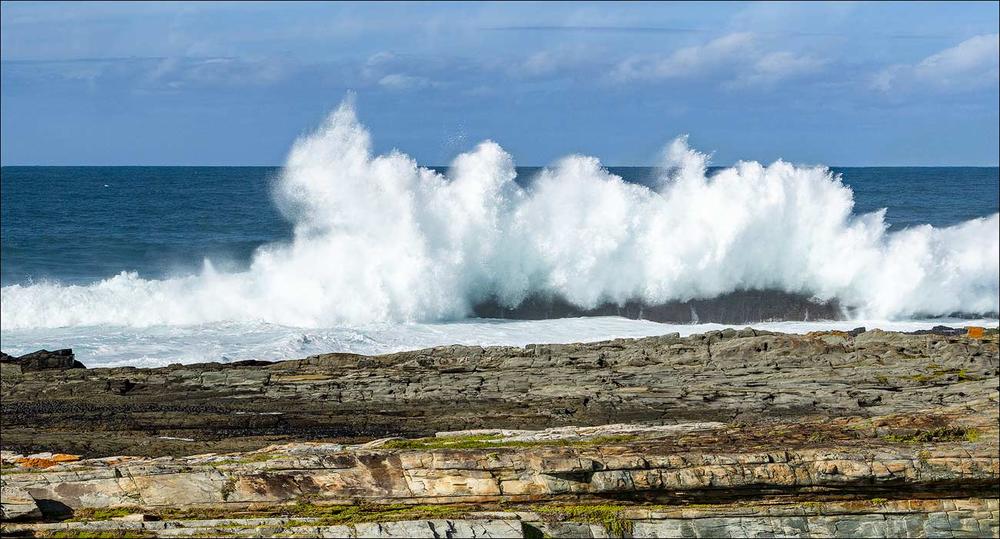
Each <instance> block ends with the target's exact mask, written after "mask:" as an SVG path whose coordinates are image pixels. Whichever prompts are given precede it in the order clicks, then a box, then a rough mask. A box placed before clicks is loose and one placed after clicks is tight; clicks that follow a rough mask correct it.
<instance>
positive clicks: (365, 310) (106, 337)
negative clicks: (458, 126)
mask: <svg viewBox="0 0 1000 539" xmlns="http://www.w3.org/2000/svg"><path fill="white" fill-rule="evenodd" d="M708 160H709V159H708V156H707V155H706V154H703V153H700V152H698V151H695V150H693V149H691V148H689V147H688V145H687V139H686V138H685V137H680V138H678V139H676V140H674V141H673V142H672V143H670V144H669V145H668V146H667V147H666V149H665V150H664V153H663V162H662V163H661V169H662V171H663V172H662V175H661V176H660V177H659V178H658V180H657V181H656V182H655V184H654V185H652V186H644V185H637V184H632V183H627V182H625V181H624V180H623V179H622V178H620V177H618V176H616V175H614V174H612V173H610V172H609V171H608V170H607V169H606V168H604V167H603V166H602V164H601V162H600V161H599V160H598V159H597V158H594V157H588V156H581V155H571V156H568V157H565V158H563V159H561V160H559V161H557V162H556V163H554V164H553V165H551V166H550V167H547V168H545V169H543V170H542V171H541V172H539V173H538V176H537V177H536V178H535V179H534V180H533V181H532V182H531V183H530V184H529V185H527V186H521V185H519V184H517V183H515V181H514V178H515V176H516V173H515V166H514V160H513V157H512V156H511V155H509V154H508V153H507V152H505V151H504V150H503V148H501V147H500V146H499V145H498V144H496V143H494V142H491V141H486V142H483V143H481V144H479V145H478V146H476V147H475V148H473V149H472V150H471V151H469V152H467V153H463V154H461V155H459V156H458V157H457V158H456V159H455V160H454V161H453V163H452V164H451V166H450V168H449V170H448V171H447V172H446V173H444V174H442V173H438V172H435V171H433V170H431V169H428V168H424V167H421V166H419V165H417V163H416V161H415V160H414V159H412V158H411V157H409V156H407V155H406V154H404V153H401V152H400V151H393V152H390V153H387V154H383V155H375V154H374V153H373V150H372V140H371V136H370V134H369V132H368V131H367V130H366V129H365V128H364V127H363V126H362V125H361V124H360V123H359V121H358V119H357V116H356V114H355V111H354V107H353V104H352V103H351V102H350V100H348V101H345V102H344V103H343V104H342V105H341V106H340V107H339V108H337V109H336V110H335V111H334V112H333V113H331V114H330V116H329V117H328V118H327V119H326V121H325V122H324V123H323V124H322V125H321V126H320V127H319V128H318V129H317V130H316V131H315V132H313V133H311V134H309V135H307V136H304V137H302V138H301V139H299V140H298V141H296V142H295V144H294V145H293V147H292V149H291V151H290V154H289V156H288V158H287V161H286V163H285V166H284V169H283V171H282V174H281V176H280V178H279V180H278V182H277V183H276V186H275V189H274V200H275V203H276V204H277V205H278V207H279V209H280V210H281V212H282V214H283V215H284V216H285V217H286V218H287V219H288V220H289V221H290V222H291V223H293V225H294V233H293V237H292V239H291V241H288V242H281V243H274V244H269V245H265V246H263V247H261V248H259V249H258V250H257V251H256V253H255V254H254V256H253V259H252V261H251V263H250V265H249V267H248V268H247V269H246V270H245V271H236V272H224V271H217V270H216V269H215V268H214V267H213V265H212V263H211V261H209V260H206V261H205V263H204V268H203V269H202V270H201V272H200V273H197V274H194V275H184V276H178V277H173V278H166V279H144V278H141V277H139V276H138V274H136V273H130V272H122V273H120V274H119V275H116V276H114V277H111V278H109V279H105V280H101V281H99V282H95V283H92V284H88V285H67V284H63V283H59V282H44V281H43V282H35V283H30V284H13V285H9V286H5V287H3V288H2V290H0V297H2V302H0V331H2V336H3V347H4V350H5V351H14V352H16V351H30V350H29V349H34V348H37V347H41V346H43V345H46V346H53V345H65V346H74V348H79V347H83V349H84V350H85V351H86V352H85V356H86V354H89V355H90V357H92V358H95V359H96V360H97V361H98V362H106V363H109V364H111V363H120V362H126V361H128V357H133V358H136V361H139V360H140V359H145V360H148V361H150V362H152V363H156V364H161V363H164V362H168V361H171V360H178V361H195V360H218V359H245V358H247V357H257V358H278V357H287V355H289V354H292V355H293V354H298V353H303V352H308V353H315V352H326V351H334V350H344V351H358V352H366V353H374V352H385V351H392V350H399V349H403V348H415V347H419V346H422V345H428V346H429V345H437V344H449V343H453V342H463V343H466V344H527V343H528V342H546V341H548V342H558V341H570V340H576V341H580V340H595V339H601V338H610V337H619V336H621V337H626V336H640V335H652V334H660V333H666V332H670V331H683V332H689V331H692V330H704V329H706V328H711V327H714V326H712V325H686V326H675V325H668V324H656V323H653V322H649V321H642V320H639V321H632V320H624V319H616V318H595V319H566V320H563V321H556V320H545V321H533V322H504V323H500V322H489V321H477V320H469V319H468V317H469V316H470V314H471V313H472V309H473V307H474V306H475V305H477V304H479V303H481V302H484V301H495V302H497V303H499V304H500V305H503V306H507V307H515V306H517V305H518V304H520V303H521V302H522V301H523V300H525V299H526V298H529V297H532V296H538V295H543V296H544V295H548V296H556V297H560V298H563V299H565V300H566V301H568V302H570V303H571V304H573V305H575V306H578V307H579V308H581V309H591V308H595V307H597V306H599V305H602V304H608V303H611V304H624V303H625V302H628V301H641V302H643V303H646V304H649V305H658V304H662V303H666V302H671V301H687V300H691V299H704V298H713V297H717V296H719V295H722V294H726V293H729V292H733V291H739V290H780V291H785V292H790V293H794V294H801V295H804V296H807V297H810V298H814V299H815V300H816V301H820V302H822V301H829V300H835V301H836V302H837V303H838V304H839V305H840V306H842V308H843V309H844V318H845V319H846V320H845V321H841V322H825V323H824V322H812V323H791V322H774V323H771V324H770V326H769V327H773V328H776V329H785V330H789V331H805V330H811V329H818V328H822V327H834V326H836V327H841V326H843V327H845V328H847V329H850V328H851V327H855V326H856V325H863V324H857V323H855V322H867V323H868V324H869V327H872V326H873V325H878V326H879V327H885V328H899V329H910V328H912V329H916V328H917V327H926V326H928V325H930V324H934V323H939V322H940V320H939V319H940V318H941V317H949V316H951V317H954V316H956V314H957V313H962V315H961V316H963V317H964V318H962V319H955V318H952V319H951V321H952V322H954V323H964V322H969V320H967V319H968V318H974V319H975V320H973V321H974V322H976V323H980V324H982V323H985V324H987V325H989V324H991V323H993V324H995V319H994V318H995V316H996V313H997V312H998V311H1000V262H998V261H1000V215H998V214H993V215H991V216H988V217H983V218H978V219H972V220H969V221H966V222H963V223H959V224H957V225H954V226H949V227H939V228H935V227H933V226H930V225H921V226H911V227H908V228H905V229H903V230H900V231H894V232H890V231H889V226H888V224H887V223H886V220H885V210H881V211H876V212H873V213H868V214H862V215H855V214H854V213H853V210H854V198H853V193H852V191H851V189H850V188H849V187H848V186H846V185H845V184H844V183H843V182H842V181H841V179H840V177H839V176H837V175H836V174H833V173H832V172H831V171H830V170H829V169H827V168H826V167H821V166H812V167H803V166H795V165H792V164H789V163H787V162H784V161H780V160H779V161H777V162H774V163H772V164H770V165H763V164H760V163H757V162H740V163H738V164H736V165H734V166H732V167H729V168H725V169H723V170H719V171H717V172H715V173H713V174H712V175H711V176H709V175H708V174H707V167H708ZM956 196H960V195H956ZM782 324H784V325H782ZM754 326H755V327H764V325H762V324H754ZM679 328H680V329H679ZM251 341H252V342H251ZM198 343H201V344H198ZM269 347H270V348H269ZM171 350H172V352H171ZM130 354H131V356H129V355H130Z"/></svg>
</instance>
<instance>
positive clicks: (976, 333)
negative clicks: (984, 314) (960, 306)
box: [965, 326, 983, 339]
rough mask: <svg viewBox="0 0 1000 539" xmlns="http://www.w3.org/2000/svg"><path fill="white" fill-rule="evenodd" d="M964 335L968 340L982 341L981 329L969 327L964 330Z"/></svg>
mask: <svg viewBox="0 0 1000 539" xmlns="http://www.w3.org/2000/svg"><path fill="white" fill-rule="evenodd" d="M965 331H966V333H965V335H966V336H967V337H969V338H970V339H982V338H983V328H981V327H979V326H969V327H967V328H965Z"/></svg>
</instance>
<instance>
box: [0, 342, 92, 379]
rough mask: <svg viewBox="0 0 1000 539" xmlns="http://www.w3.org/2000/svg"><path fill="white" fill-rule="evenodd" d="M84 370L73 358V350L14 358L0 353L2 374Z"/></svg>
mask: <svg viewBox="0 0 1000 539" xmlns="http://www.w3.org/2000/svg"><path fill="white" fill-rule="evenodd" d="M83 368H86V367H85V366H84V364H83V363H80V362H79V361H77V360H76V358H75V357H74V356H73V350H70V349H69V348H64V349H62V350H55V351H53V352H49V351H48V350H39V351H37V352H32V353H30V354H24V355H23V356H19V357H14V356H11V355H9V354H4V353H2V352H0V369H2V371H0V372H3V374H11V375H14V374H19V373H22V372H31V371H43V370H65V369H83Z"/></svg>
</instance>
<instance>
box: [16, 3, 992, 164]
mask: <svg viewBox="0 0 1000 539" xmlns="http://www.w3.org/2000/svg"><path fill="white" fill-rule="evenodd" d="M998 6H1000V3H997V2H978V3H959V2H940V3H902V2H900V3H896V2H888V3H870V2H858V3H853V2H836V3H812V2H810V3H793V2H776V3H737V2H722V3H702V2H698V3H522V2H515V3H479V2H475V3H452V2H448V3H406V4H399V3H367V2H366V3H357V4H354V3H318V2H317V3H266V2H256V3H243V2H218V3H212V2H189V3H154V2H137V3H124V2H110V3H86V2H70V3H58V2H46V3H31V2H2V3H0V15H2V22H0V76H2V80H0V113H2V119H0V162H2V164H3V165H280V164H281V163H283V161H284V159H285V157H286V155H287V152H288V151H289V149H290V147H291V145H292V143H293V142H294V141H295V139H296V138H297V137H300V136H302V135H304V134H305V133H307V132H309V131H310V130H311V129H314V128H315V127H316V126H317V125H319V123H320V122H321V121H322V120H323V118H324V116H325V115H326V114H327V113H328V112H329V111H330V110H332V109H333V108H335V107H336V106H337V104H338V103H339V102H340V101H341V100H342V99H344V97H345V96H346V95H348V94H349V93H351V92H353V93H354V95H355V99H356V104H357V112H358V115H359V117H360V118H361V120H362V122H364V123H365V124H366V125H367V126H368V127H369V128H370V129H371V131H372V134H373V138H374V141H375V149H376V151H378V152H386V151H391V150H392V149H399V150H400V151H402V152H404V153H407V154H409V155H412V156H414V157H415V158H416V159H417V161H418V162H420V163H422V164H427V165H445V164H448V163H449V162H450V161H451V160H452V159H453V158H454V157H455V156H456V155H457V154H459V153H461V152H463V151H467V150H469V149H471V148H472V147H474V146H475V144H476V143H478V142H480V141H482V140H486V139H490V140H494V141H496V142H498V143H499V144H500V145H501V146H503V147H504V148H505V149H506V150H507V151H508V152H510V153H511V154H512V155H513V156H514V159H515V162H516V163H517V164H518V165H525V166H527V165H545V164H548V163H551V162H553V161H554V160H557V159H558V158H560V157H562V156H565V155H569V154H586V155H593V156H597V157H599V158H600V159H601V161H602V162H603V163H605V164H606V165H609V166H614V165H652V164H657V163H658V162H659V161H660V159H661V156H662V153H663V148H664V147H665V145H666V144H667V143H669V141H670V140H671V139H673V138H674V137H676V136H678V135H682V134H688V135H689V137H690V139H689V140H690V143H691V145H692V146H693V147H695V148H697V149H699V150H702V151H705V152H709V153H711V154H712V163H713V164H720V165H724V164H731V163H734V162H737V161H740V160H758V161H762V162H771V161H773V160H776V159H779V158H781V159H784V160H786V161H791V162H794V163H803V164H827V165H831V166H873V165H887V166H889V165H929V166H933V165H977V166H996V165H997V162H998V152H1000V128H998V125H1000V114H998V102H1000V92H998V78H1000V75H998V73H1000V68H998V57H1000V52H998V25H1000V22H998V21H1000V11H998Z"/></svg>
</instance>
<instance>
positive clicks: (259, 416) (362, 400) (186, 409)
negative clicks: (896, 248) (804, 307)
mask: <svg viewBox="0 0 1000 539" xmlns="http://www.w3.org/2000/svg"><path fill="white" fill-rule="evenodd" d="M987 337H988V338H986V339H970V338H967V337H965V336H961V335H937V334H929V335H905V334H900V333H887V332H883V331H879V330H872V331H867V332H864V333H860V334H858V335H855V336H852V335H850V334H846V333H839V332H828V333H823V334H814V335H806V336H799V335H782V334H771V333H767V332H760V331H754V330H751V329H745V330H739V331H736V330H725V331H716V332H711V333H707V334H704V335H695V336H691V337H687V338H681V337H677V336H675V335H674V336H670V335H668V336H663V337H651V338H646V339H636V340H625V339H621V340H614V341H607V342H601V343H593V344H566V345H555V344H553V345H529V346H527V347H525V348H514V347H489V348H480V347H468V346H450V347H443V348H434V349H428V350H419V351H414V352H404V353H398V354H391V355H386V356H376V357H368V356H360V355H353V354H327V355H321V356H315V357H310V358H307V359H303V360H295V361H284V362H278V363H273V364H263V365H262V363H263V362H242V363H235V364H215V363H209V364H196V365H176V366H171V367H165V368H159V369H137V368H128V367H126V368H115V369H72V370H43V371H30V372H23V373H22V372H8V371H6V370H5V371H4V372H3V376H2V384H0V396H2V415H3V419H4V421H3V427H2V428H3V431H2V434H3V448H5V449H11V450H17V451H20V452H35V451H48V450H52V449H53V448H58V449H59V450H61V451H65V452H69V453H79V454H84V455H87V456H102V455H105V456H106V455H117V454H131V455H149V456H157V455H168V454H172V455H183V454H191V453H196V452H203V451H246V450H253V449H259V448H261V447H265V446H267V445H270V444H273V443H276V442H280V441H302V440H314V439H323V440H338V441H348V442H351V441H361V440H365V439H372V438H377V437H384V436H411V437H412V436H427V435H431V434H433V433H435V432H439V431H447V430H463V429H479V428H507V429H541V428H548V427H558V426H568V425H576V426H589V425H602V424H607V423H636V422H642V423H647V424H671V423H684V422H693V421H722V422H733V421H743V422H768V421H778V420H782V419H791V418H830V417H847V416H862V417H864V416H873V415H879V414H883V415H884V414H887V413H892V412H899V411H905V410H918V409H924V408H929V407H933V406H940V405H949V404H958V403H963V402H966V401H968V400H973V399H980V398H985V397H987V396H989V395H990V394H991V392H994V391H996V390H997V376H998V373H1000V360H998V351H997V340H996V334H995V333H992V334H991V335H988V336H987Z"/></svg>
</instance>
